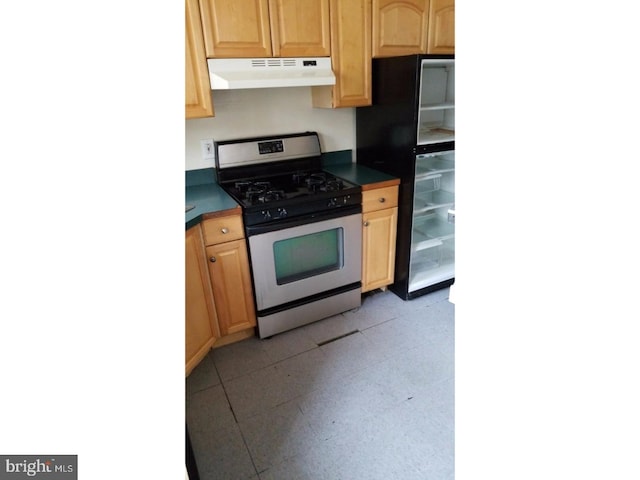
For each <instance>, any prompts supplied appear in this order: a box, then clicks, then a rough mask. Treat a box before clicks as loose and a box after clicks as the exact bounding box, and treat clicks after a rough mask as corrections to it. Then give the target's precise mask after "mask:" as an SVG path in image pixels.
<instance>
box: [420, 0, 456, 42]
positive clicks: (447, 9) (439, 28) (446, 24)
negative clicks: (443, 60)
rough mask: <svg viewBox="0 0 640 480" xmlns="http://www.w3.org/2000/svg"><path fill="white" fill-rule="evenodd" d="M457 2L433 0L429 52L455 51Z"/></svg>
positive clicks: (430, 17)
mask: <svg viewBox="0 0 640 480" xmlns="http://www.w3.org/2000/svg"><path fill="white" fill-rule="evenodd" d="M455 40H456V38H455V2H454V0H431V5H430V6H429V41H428V42H427V53H451V54H453V53H455V44H456V42H455Z"/></svg>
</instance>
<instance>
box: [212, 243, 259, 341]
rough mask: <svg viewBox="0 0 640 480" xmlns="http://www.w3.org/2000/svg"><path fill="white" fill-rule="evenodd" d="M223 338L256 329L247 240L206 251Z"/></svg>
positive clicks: (222, 244)
mask: <svg viewBox="0 0 640 480" xmlns="http://www.w3.org/2000/svg"><path fill="white" fill-rule="evenodd" d="M206 251H207V258H208V259H209V275H210V277H211V284H212V285H213V296H214V298H215V301H216V310H217V313H218V325H219V326H220V333H221V335H223V336H224V335H229V334H232V333H236V332H239V331H241V330H245V329H247V328H251V327H255V325H256V313H255V307H254V305H253V294H252V288H251V276H250V273H249V257H248V255H247V246H246V244H245V241H244V239H241V240H234V241H232V242H225V243H220V244H217V245H211V246H208V247H207V248H206Z"/></svg>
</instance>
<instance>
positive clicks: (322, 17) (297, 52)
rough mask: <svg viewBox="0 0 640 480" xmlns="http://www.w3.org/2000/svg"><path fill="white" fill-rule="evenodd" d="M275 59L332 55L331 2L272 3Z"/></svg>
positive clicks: (295, 0) (284, 0) (280, 0)
mask: <svg viewBox="0 0 640 480" xmlns="http://www.w3.org/2000/svg"><path fill="white" fill-rule="evenodd" d="M269 18H270V21H271V47H272V49H273V56H274V57H328V56H329V55H331V35H330V29H329V0H269Z"/></svg>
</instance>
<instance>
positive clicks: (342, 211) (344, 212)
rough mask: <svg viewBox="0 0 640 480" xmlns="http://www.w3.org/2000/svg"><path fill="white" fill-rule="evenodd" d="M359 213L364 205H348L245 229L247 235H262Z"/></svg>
mask: <svg viewBox="0 0 640 480" xmlns="http://www.w3.org/2000/svg"><path fill="white" fill-rule="evenodd" d="M358 213H362V205H360V204H358V205H347V206H344V207H340V208H336V209H335V210H330V211H328V212H320V213H312V214H309V215H303V216H300V217H294V218H290V219H289V218H285V219H278V220H276V221H272V222H269V223H263V224H261V225H252V226H247V227H246V228H245V230H246V232H247V237H250V236H252V235H260V234H261V233H267V232H274V231H276V230H284V229H285V228H292V227H299V226H300V225H307V224H309V223H316V222H321V221H322V220H331V219H333V218H340V217H347V216H349V215H355V214H358Z"/></svg>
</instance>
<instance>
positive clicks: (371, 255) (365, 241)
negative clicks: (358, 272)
mask: <svg viewBox="0 0 640 480" xmlns="http://www.w3.org/2000/svg"><path fill="white" fill-rule="evenodd" d="M397 223H398V208H397V207H394V208H387V209H384V210H376V211H373V212H368V213H363V214H362V224H363V227H362V292H368V291H369V290H373V289H375V288H380V287H384V286H387V285H390V284H392V283H393V273H394V268H395V257H396V226H397Z"/></svg>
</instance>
